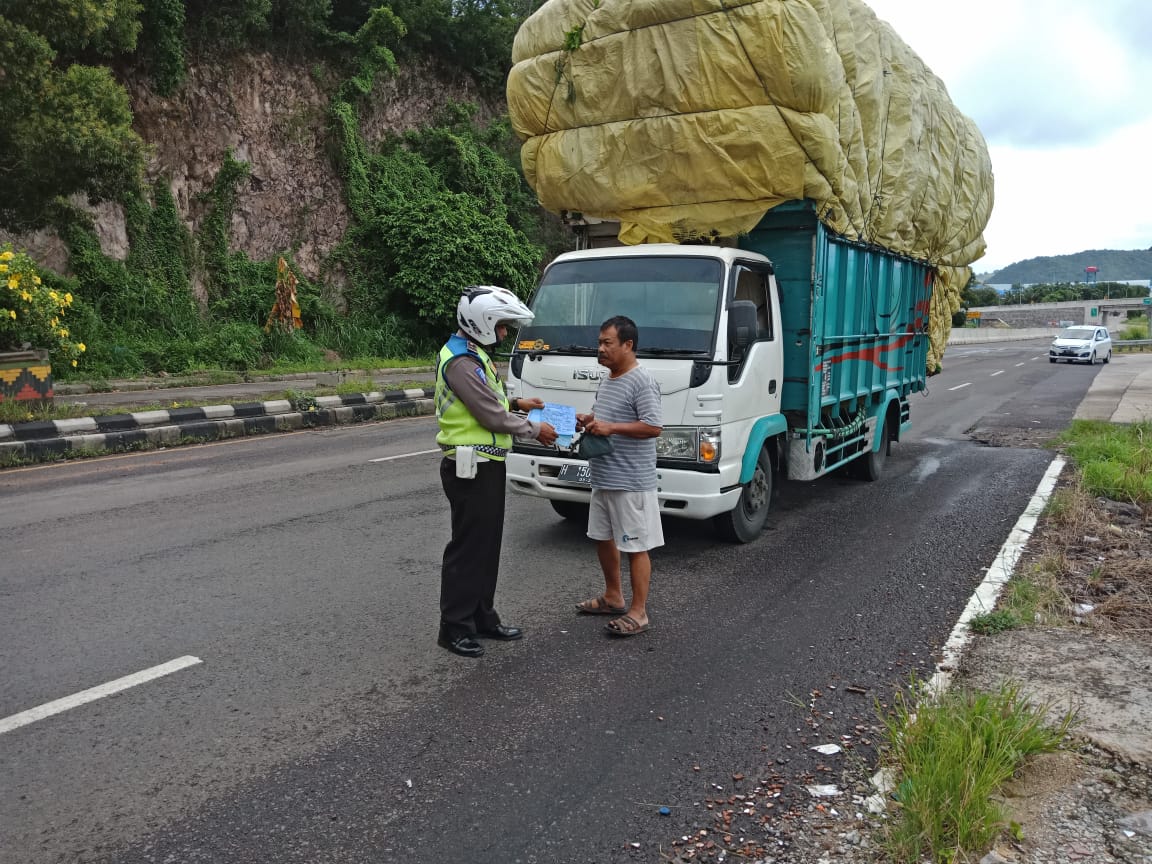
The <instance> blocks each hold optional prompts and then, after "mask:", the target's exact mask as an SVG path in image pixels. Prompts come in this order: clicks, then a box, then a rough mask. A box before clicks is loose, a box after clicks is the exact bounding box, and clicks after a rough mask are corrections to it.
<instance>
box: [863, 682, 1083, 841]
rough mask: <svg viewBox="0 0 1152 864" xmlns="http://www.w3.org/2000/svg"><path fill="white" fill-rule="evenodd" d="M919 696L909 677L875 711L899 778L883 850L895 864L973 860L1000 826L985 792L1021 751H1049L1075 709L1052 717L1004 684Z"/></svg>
mask: <svg viewBox="0 0 1152 864" xmlns="http://www.w3.org/2000/svg"><path fill="white" fill-rule="evenodd" d="M924 695H925V694H923V693H922V692H921V688H920V686H919V685H918V683H917V682H916V681H913V682H912V683H911V689H910V692H909V693H908V694H905V693H897V695H896V699H895V704H894V706H893V710H892V711H891V712H890V713H888V714H886V715H885V714H883V713H881V718H882V720H883V722H884V725H885V729H886V735H885V738H886V745H887V746H886V752H885V759H886V761H887V763H888V765H889V767H891V768H893V769H894V770H895V773H896V775H897V777H898V778H899V785H898V787H897V789H896V791H895V793H894V796H893V797H895V798H896V801H897V803H898V807H899V810H898V812H897V814H896V816H895V818H894V819H893V821H892V822H891V823H890V824H888V825H887V826H886V829H885V844H886V847H887V851H888V854H889V855H890V856H891V858H892V860H893V861H896V862H898V864H918V862H920V861H923V860H925V859H926V858H927V859H928V860H931V861H935V862H941V864H951V862H955V861H962V860H973V861H974V860H978V859H979V858H980V856H981V855H982V854H983V853H984V852H985V851H986V850H987V848H988V846H989V844H990V843H991V841H992V839H993V838H994V837H995V836H996V834H997V833H998V832H999V831H1001V830H1003V829H1004V828H1005V827H1007V826H1006V825H1005V823H1004V819H1003V815H1002V812H1001V810H1000V808H999V807H998V805H997V804H996V803H995V802H994V801H993V800H992V796H993V795H994V794H995V793H996V792H997V790H998V789H999V788H1000V787H1001V785H1002V784H1003V783H1005V782H1006V781H1007V780H1008V779H1010V778H1011V777H1012V775H1013V774H1014V773H1015V772H1016V770H1017V769H1018V768H1020V767H1021V765H1023V763H1024V762H1025V760H1026V759H1027V758H1028V757H1029V756H1032V755H1034V754H1037V753H1046V752H1050V751H1052V750H1055V749H1056V748H1057V747H1058V746H1059V745H1060V742H1061V741H1062V740H1063V739H1064V737H1065V736H1066V735H1067V733H1068V731H1069V730H1070V729H1071V728H1072V726H1073V725H1074V723H1075V713H1074V712H1073V711H1071V710H1069V711H1065V712H1063V713H1060V714H1057V713H1056V712H1054V711H1053V706H1052V704H1051V703H1040V704H1037V703H1034V702H1032V701H1031V700H1030V699H1028V698H1027V697H1026V696H1025V695H1024V693H1023V692H1022V691H1021V689H1020V687H1019V686H1018V685H1016V684H1012V683H1007V684H1004V685H1002V686H1001V687H1000V689H999V690H998V691H996V692H994V693H968V692H961V691H948V692H946V693H943V694H940V695H937V696H935V697H931V698H921V699H919V701H918V697H921V696H924ZM1053 715H1055V716H1053ZM1048 723H1052V724H1053V725H1052V726H1048V725H1046V724H1048ZM965 856H967V857H965Z"/></svg>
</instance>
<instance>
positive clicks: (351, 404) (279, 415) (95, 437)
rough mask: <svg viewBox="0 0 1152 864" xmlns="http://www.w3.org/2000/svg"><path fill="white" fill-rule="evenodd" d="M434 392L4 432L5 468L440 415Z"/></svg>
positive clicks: (147, 414) (56, 423)
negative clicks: (351, 424) (48, 461)
mask: <svg viewBox="0 0 1152 864" xmlns="http://www.w3.org/2000/svg"><path fill="white" fill-rule="evenodd" d="M432 397H433V391H432V390H431V389H429V388H422V389H410V390H389V391H386V392H372V393H355V394H351V395H346V396H316V397H305V398H301V399H297V400H295V401H294V402H291V401H289V400H286V399H277V400H273V401H269V402H247V403H241V404H236V405H207V406H204V407H202V408H172V409H168V410H159V411H135V412H131V413H126V414H108V415H104V416H99V417H76V418H71V419H67V420H47V421H41V422H36V423H13V424H0V462H3V463H8V464H12V463H20V462H40V461H45V460H51V459H55V458H61V457H72V456H93V455H100V454H104V453H113V452H119V451H125V450H132V449H143V448H146V447H171V446H176V445H180V444H189V443H199V442H203V441H218V440H221V439H224V438H239V437H243V436H246V435H261V434H267V433H271V432H294V431H296V430H299V429H308V428H312V427H317V426H335V425H340V424H344V423H358V422H364V421H368V420H391V419H393V418H396V417H415V416H420V415H426V414H433V413H435V408H434V403H433V398H432Z"/></svg>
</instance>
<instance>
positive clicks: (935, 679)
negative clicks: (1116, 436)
mask: <svg viewBox="0 0 1152 864" xmlns="http://www.w3.org/2000/svg"><path fill="white" fill-rule="evenodd" d="M1063 470H1064V459H1063V458H1062V457H1059V456H1057V457H1056V458H1055V459H1053V460H1052V464H1051V465H1049V466H1048V470H1047V471H1045V472H1044V476H1043V477H1042V478H1041V479H1040V485H1039V486H1037V487H1036V494H1034V495H1033V496H1032V500H1031V501H1029V502H1028V506H1027V507H1025V508H1024V512H1023V513H1021V514H1020V518H1019V519H1017V520H1016V527H1014V528H1013V529H1012V533H1011V534H1009V535H1008V539H1007V540H1005V541H1004V545H1003V546H1001V547H1000V554H998V555H997V556H996V559H995V560H994V561H993V562H992V566H991V567H989V568H988V572H987V573H986V574H985V576H984V581H983V582H981V583H980V584H979V585H977V586H976V591H975V592H974V593H973V594H972V597H971V599H969V600H968V605H967V606H965V607H964V611H963V612H961V613H960V618H959V620H958V621H957V622H956V626H955V627H953V628H952V635H951V636H949V637H948V641H947V642H945V643H944V648H943V649H942V650H941V651H940V662H939V663H938V664H937V665H936V674H935V675H933V676H932V679H931V680H930V681H929V682H928V686H927V689H928V690H929V692H932V693H937V694H939V693H943V692H944V691H945V690H947V689H948V684H949V682H950V681H951V679H952V673H953V672H954V671H955V670H956V668H957V666H958V665H959V663H960V657H961V655H962V654H963V653H964V648H965V647H966V646H967V644H968V642H969V640H970V639H971V638H972V630H971V629H970V628H969V626H968V622H970V621H971V620H972V619H973V618H975V617H976V616H977V615H983V614H986V613H988V612H991V611H992V610H993V609H995V608H996V601H997V599H998V598H999V597H1000V592H1001V591H1003V590H1004V586H1005V585H1007V584H1008V580H1009V579H1011V578H1012V572H1013V571H1014V570H1015V569H1016V562H1017V561H1019V560H1020V556H1021V554H1023V552H1024V547H1025V546H1027V545H1028V540H1029V538H1031V536H1032V532H1033V531H1034V530H1035V529H1036V521H1037V519H1039V517H1040V514H1041V513H1043V512H1044V506H1045V505H1046V504H1047V503H1048V499H1049V498H1050V497H1052V490H1053V489H1055V488H1056V480H1057V478H1059V477H1060V472H1061V471H1063Z"/></svg>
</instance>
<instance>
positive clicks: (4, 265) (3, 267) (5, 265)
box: [0, 264, 8, 273]
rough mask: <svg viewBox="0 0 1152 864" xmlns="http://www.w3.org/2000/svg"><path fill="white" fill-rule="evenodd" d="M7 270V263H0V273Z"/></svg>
mask: <svg viewBox="0 0 1152 864" xmlns="http://www.w3.org/2000/svg"><path fill="white" fill-rule="evenodd" d="M7 272H8V265H7V264H0V273H7Z"/></svg>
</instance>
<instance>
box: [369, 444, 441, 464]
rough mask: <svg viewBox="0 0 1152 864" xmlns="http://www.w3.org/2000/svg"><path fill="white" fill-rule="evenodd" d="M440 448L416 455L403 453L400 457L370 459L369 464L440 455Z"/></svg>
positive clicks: (422, 451) (416, 453) (419, 451)
mask: <svg viewBox="0 0 1152 864" xmlns="http://www.w3.org/2000/svg"><path fill="white" fill-rule="evenodd" d="M439 452H440V448H439V447H437V448H436V449H435V450H417V451H416V452H415V453H401V454H400V455H399V456H381V457H380V458H379V459H369V460H368V461H369V462H391V461H392V460H393V459H407V458H408V457H409V456H427V455H428V454H429V453H439Z"/></svg>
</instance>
